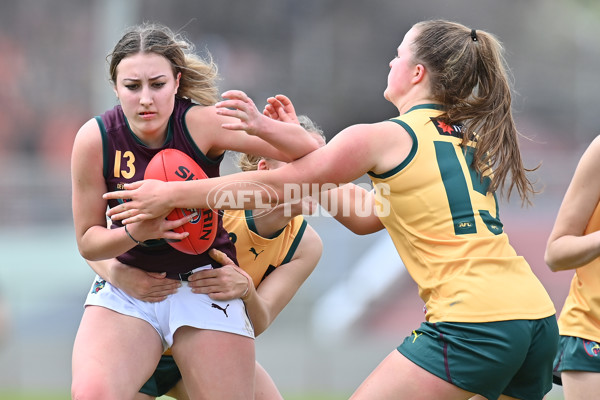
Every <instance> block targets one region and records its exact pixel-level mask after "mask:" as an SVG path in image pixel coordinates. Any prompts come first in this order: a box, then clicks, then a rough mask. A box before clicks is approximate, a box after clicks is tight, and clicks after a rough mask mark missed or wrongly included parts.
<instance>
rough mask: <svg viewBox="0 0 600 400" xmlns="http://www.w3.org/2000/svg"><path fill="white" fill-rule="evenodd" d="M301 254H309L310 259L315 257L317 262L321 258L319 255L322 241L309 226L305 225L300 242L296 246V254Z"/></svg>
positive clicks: (321, 249)
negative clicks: (310, 255)
mask: <svg viewBox="0 0 600 400" xmlns="http://www.w3.org/2000/svg"><path fill="white" fill-rule="evenodd" d="M303 252H309V253H310V254H312V257H315V258H316V259H317V260H318V259H319V258H321V254H322V253H323V241H322V240H321V237H320V236H319V234H318V233H317V231H315V230H314V228H313V227H312V226H310V224H307V225H306V229H305V230H304V234H303V235H302V240H301V241H300V244H299V246H298V251H297V253H303Z"/></svg>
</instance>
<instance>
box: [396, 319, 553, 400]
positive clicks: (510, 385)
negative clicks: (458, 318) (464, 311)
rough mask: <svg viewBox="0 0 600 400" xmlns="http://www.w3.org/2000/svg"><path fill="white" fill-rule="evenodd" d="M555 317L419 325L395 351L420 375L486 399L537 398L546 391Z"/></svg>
mask: <svg viewBox="0 0 600 400" xmlns="http://www.w3.org/2000/svg"><path fill="white" fill-rule="evenodd" d="M557 347H558V325H557V323H556V317H555V316H550V317H547V318H543V319H538V320H511V321H498V322H485V323H461V322H437V323H429V322H424V323H423V324H421V326H420V327H419V329H417V330H415V331H413V334H412V335H411V336H409V337H407V338H406V339H404V342H403V343H402V344H401V345H400V346H398V351H399V352H400V353H402V354H403V355H404V356H405V357H406V358H408V359H409V360H411V361H412V362H414V363H415V364H417V365H418V366H420V367H421V368H423V369H425V370H426V371H428V372H430V373H432V374H434V375H436V376H438V377H439V378H442V379H444V380H445V381H447V382H449V383H451V384H453V385H455V386H458V387H459V388H461V389H464V390H467V391H469V392H473V393H477V394H480V395H482V396H484V397H486V398H488V399H497V398H498V397H499V396H500V395H501V394H504V395H506V396H511V397H516V398H518V399H531V400H533V399H539V400H541V399H542V398H543V397H544V395H545V394H546V393H548V392H549V391H550V389H551V388H552V361H553V359H554V355H555V354H556V350H557Z"/></svg>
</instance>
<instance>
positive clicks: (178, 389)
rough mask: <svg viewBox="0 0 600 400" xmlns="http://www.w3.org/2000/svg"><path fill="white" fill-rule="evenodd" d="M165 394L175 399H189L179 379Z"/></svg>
mask: <svg viewBox="0 0 600 400" xmlns="http://www.w3.org/2000/svg"><path fill="white" fill-rule="evenodd" d="M166 395H167V396H169V397H172V398H174V399H177V400H190V396H188V393H187V389H186V388H185V385H184V384H183V380H181V379H180V380H179V382H177V384H176V385H175V386H174V387H172V388H171V390H169V391H168V392H167V394H166Z"/></svg>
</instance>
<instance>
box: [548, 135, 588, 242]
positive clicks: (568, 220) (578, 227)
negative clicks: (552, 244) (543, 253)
mask: <svg viewBox="0 0 600 400" xmlns="http://www.w3.org/2000/svg"><path fill="white" fill-rule="evenodd" d="M599 169H600V137H599V138H597V139H596V140H594V141H593V142H592V144H591V145H590V147H589V148H588V149H587V150H586V152H585V153H584V154H583V156H582V157H581V160H580V161H579V164H578V165H577V168H576V170H575V173H574V174H573V178H572V180H571V183H570V184H569V187H568V189H567V192H566V193H565V196H564V199H563V201H562V204H561V206H560V209H559V212H558V216H557V218H556V222H555V224H554V228H553V229H552V233H551V235H550V240H551V241H552V240H553V239H557V238H559V237H561V236H565V235H574V236H579V235H581V234H583V232H584V230H585V228H586V226H587V224H588V222H589V220H590V217H591V216H592V213H593V212H594V210H595V208H596V206H597V205H598V199H600V180H599V179H597V176H596V175H597V173H598V172H597V171H598V170H599Z"/></svg>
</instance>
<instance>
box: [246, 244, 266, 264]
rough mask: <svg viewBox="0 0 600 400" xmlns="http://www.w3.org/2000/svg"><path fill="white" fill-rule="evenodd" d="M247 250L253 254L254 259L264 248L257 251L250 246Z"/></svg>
mask: <svg viewBox="0 0 600 400" xmlns="http://www.w3.org/2000/svg"><path fill="white" fill-rule="evenodd" d="M248 251H249V252H250V253H252V254H254V261H256V257H258V256H259V255H260V253H262V252H263V251H264V250H261V251H260V252H257V251H256V249H255V248H254V247H250V248H249V249H248Z"/></svg>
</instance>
